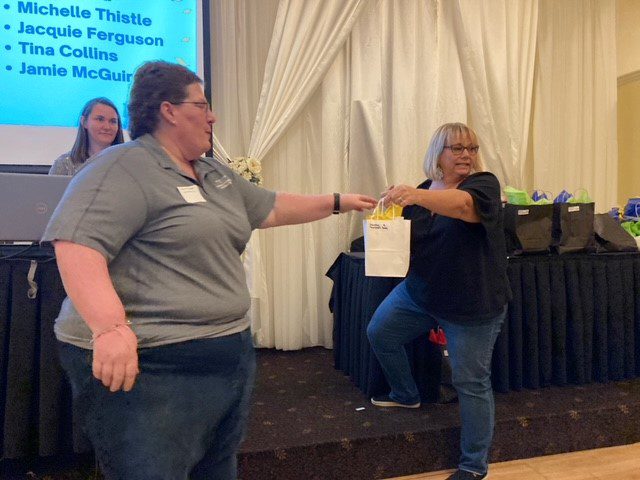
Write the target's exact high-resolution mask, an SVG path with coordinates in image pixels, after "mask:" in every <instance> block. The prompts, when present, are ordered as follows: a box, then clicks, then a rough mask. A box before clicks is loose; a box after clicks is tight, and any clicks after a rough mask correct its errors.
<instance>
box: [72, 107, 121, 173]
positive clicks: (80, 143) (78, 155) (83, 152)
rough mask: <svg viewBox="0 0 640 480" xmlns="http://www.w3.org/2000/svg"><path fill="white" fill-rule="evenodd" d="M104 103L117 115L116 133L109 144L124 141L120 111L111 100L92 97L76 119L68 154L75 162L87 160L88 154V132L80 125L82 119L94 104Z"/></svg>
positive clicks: (87, 115) (89, 113) (85, 118)
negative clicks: (76, 122)
mask: <svg viewBox="0 0 640 480" xmlns="http://www.w3.org/2000/svg"><path fill="white" fill-rule="evenodd" d="M98 104H101V105H106V106H107V107H111V108H113V109H114V110H115V112H116V116H117V117H118V132H117V133H116V137H115V138H114V139H113V142H111V145H118V144H120V143H122V142H124V135H123V134H122V119H121V118H120V112H118V109H117V108H116V106H115V105H114V104H113V102H112V101H111V100H109V99H108V98H105V97H97V98H92V99H91V100H89V101H88V102H87V103H85V104H84V107H82V112H81V113H80V118H79V119H78V133H77V134H76V141H75V142H74V143H73V147H71V152H70V153H69V156H70V157H71V159H72V160H73V161H74V162H76V163H84V162H86V161H87V158H89V157H90V155H89V134H88V133H87V129H86V128H84V126H83V125H82V119H83V118H84V120H85V121H86V120H87V119H88V118H89V115H91V111H92V110H93V107H95V106H96V105H98Z"/></svg>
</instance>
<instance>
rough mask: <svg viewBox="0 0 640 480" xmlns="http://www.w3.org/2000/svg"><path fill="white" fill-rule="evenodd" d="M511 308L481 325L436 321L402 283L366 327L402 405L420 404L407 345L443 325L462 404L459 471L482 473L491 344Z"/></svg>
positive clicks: (490, 403) (489, 426)
mask: <svg viewBox="0 0 640 480" xmlns="http://www.w3.org/2000/svg"><path fill="white" fill-rule="evenodd" d="M506 311H507V307H506V306H505V308H504V310H503V311H502V312H501V313H500V314H499V315H496V316H495V317H494V318H491V319H489V320H486V319H485V320H483V321H482V322H480V323H479V324H478V325H473V324H471V325H462V324H460V323H453V322H451V321H448V320H447V319H446V318H440V317H435V316H433V315H431V314H429V313H428V312H427V311H425V310H424V308H422V307H420V306H418V305H417V304H416V303H415V302H414V301H413V300H412V299H411V297H410V296H409V293H408V292H407V289H406V286H405V283H404V282H402V283H400V284H399V285H398V286H397V287H396V288H394V289H393V291H392V292H391V293H390V294H389V295H388V296H387V298H386V299H385V300H384V301H383V302H382V303H381V304H380V306H379V307H378V309H377V310H376V312H375V313H374V314H373V317H372V318H371V322H370V323H369V326H368V327H367V336H368V337H369V342H370V343H371V348H372V349H373V351H374V353H375V355H376V357H377V358H378V361H379V362H380V365H381V367H382V371H383V372H384V375H385V378H386V379H387V382H388V383H389V386H390V387H391V392H390V393H389V396H390V397H391V399H392V400H395V401H396V402H400V403H408V404H411V403H417V402H419V401H420V394H419V393H418V388H417V386H416V383H415V381H414V379H413V376H412V374H411V366H410V365H409V359H408V357H407V353H406V351H405V348H404V345H405V344H406V343H409V342H410V341H412V340H413V339H415V338H416V337H418V336H420V335H422V334H424V333H427V332H428V331H429V330H430V329H432V328H434V327H436V326H437V325H440V326H441V327H442V328H443V329H444V332H445V334H446V337H447V350H448V351H449V360H450V362H451V371H452V380H453V386H454V387H455V389H456V391H457V392H458V400H459V402H460V417H461V423H462V428H461V435H460V448H461V457H460V462H459V465H458V467H459V468H460V469H462V470H467V471H470V472H474V473H480V474H484V473H486V471H487V468H488V456H489V448H490V447H491V440H492V438H493V426H494V422H495V418H494V415H495V405H494V400H493V390H492V387H491V358H492V354H493V346H494V344H495V342H496V338H497V337H498V334H499V333H500V328H501V327H502V323H503V321H504V318H505V315H506Z"/></svg>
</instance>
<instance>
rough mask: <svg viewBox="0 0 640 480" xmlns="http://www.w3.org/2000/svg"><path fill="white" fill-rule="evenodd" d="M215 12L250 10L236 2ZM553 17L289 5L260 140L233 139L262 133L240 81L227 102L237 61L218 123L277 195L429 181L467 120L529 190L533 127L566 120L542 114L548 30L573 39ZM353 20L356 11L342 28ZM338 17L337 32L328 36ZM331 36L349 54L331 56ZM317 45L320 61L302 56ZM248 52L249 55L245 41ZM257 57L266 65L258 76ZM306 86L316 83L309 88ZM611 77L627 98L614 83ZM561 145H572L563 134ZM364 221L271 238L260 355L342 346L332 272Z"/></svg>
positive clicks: (270, 21) (221, 96) (491, 160)
mask: <svg viewBox="0 0 640 480" xmlns="http://www.w3.org/2000/svg"><path fill="white" fill-rule="evenodd" d="M216 3H217V4H219V5H222V4H225V5H227V6H229V5H233V4H240V5H245V4H244V3H243V2H234V1H231V0H216ZM553 3H554V2H551V1H550V2H549V3H548V4H546V3H545V2H542V1H541V0H521V1H518V2H513V1H511V0H490V1H486V2H477V1H475V0H422V1H419V0H407V1H393V0H369V1H368V2H366V4H365V3H363V2H341V3H339V5H337V4H336V3H334V2H322V5H323V7H324V10H327V9H328V13H326V15H331V17H324V15H325V11H324V10H323V11H319V10H317V8H315V7H316V6H317V4H316V3H315V2H313V1H305V2H302V1H293V0H289V1H282V2H279V5H278V9H277V18H276V17H274V14H273V13H272V15H271V16H269V15H268V14H265V13H263V14H261V15H262V17H263V18H265V22H264V23H265V24H266V25H267V26H263V27H262V28H263V30H264V31H265V36H266V32H267V31H268V30H269V29H271V30H273V34H272V40H270V41H269V42H270V51H269V53H268V54H265V55H264V57H262V62H263V63H262V65H263V68H264V70H263V71H264V72H265V74H264V81H262V78H261V79H260V82H262V83H260V82H258V83H260V85H262V86H261V87H260V88H257V87H255V86H254V87H252V88H253V92H254V94H255V92H256V91H260V95H259V98H256V97H253V98H252V99H249V100H248V102H250V103H251V104H252V105H254V106H255V108H251V109H248V110H247V114H246V115H245V116H246V117H248V118H250V117H251V114H252V112H253V115H256V116H257V118H256V121H255V122H254V125H253V129H252V130H251V133H250V134H249V133H246V130H245V133H243V135H244V137H243V138H244V140H245V141H244V142H239V141H236V142H235V144H234V143H233V141H230V140H228V139H233V138H235V137H234V135H235V136H237V135H238V134H237V133H234V131H235V129H247V128H249V127H247V124H248V123H250V122H248V121H243V122H240V121H238V118H239V117H240V115H239V114H238V113H237V112H235V111H234V108H236V106H235V104H239V103H242V100H238V99H236V97H239V96H241V95H243V94H245V93H247V92H248V93H247V94H248V95H249V94H251V92H249V90H250V89H248V88H246V89H245V90H244V91H243V90H241V89H240V88H239V87H240V85H238V86H237V87H236V85H233V81H231V80H226V82H224V83H223V84H220V85H218V87H217V88H220V89H221V91H218V92H216V91H215V89H216V84H217V82H218V80H217V77H218V76H219V77H221V78H227V76H228V75H229V76H230V77H231V78H235V77H237V76H241V75H242V73H243V72H242V69H241V68H240V67H239V64H238V63H237V62H236V64H234V65H233V66H232V68H235V71H232V72H231V73H230V74H229V73H228V72H224V71H220V69H225V68H229V65H228V64H226V63H225V62H222V61H219V60H218V59H216V61H215V63H214V67H213V71H214V78H216V81H215V82H214V96H215V98H218V100H216V102H215V107H216V112H217V113H218V114H219V116H220V121H219V125H218V126H217V127H216V131H217V135H218V137H219V138H220V141H221V143H222V144H223V145H225V148H227V151H229V152H230V154H231V155H232V156H235V155H241V154H243V153H244V152H248V153H250V154H253V155H257V156H259V157H261V158H262V160H263V170H264V171H263V173H264V178H265V185H266V186H267V187H268V188H271V189H275V190H284V191H292V192H300V193H328V192H332V191H343V192H344V191H357V192H362V193H368V194H371V195H377V194H378V193H379V192H381V191H382V190H383V189H384V188H385V187H386V186H387V185H389V184H392V183H399V182H402V183H407V184H417V183H418V182H420V181H421V180H422V179H423V177H424V174H423V173H422V157H423V155H424V152H425V150H426V147H427V142H428V140H429V138H430V135H431V133H432V132H433V130H434V129H435V128H436V127H437V126H438V125H440V124H442V123H444V122H450V121H463V122H468V123H469V124H471V125H472V126H473V127H474V128H475V129H476V130H477V131H478V133H479V136H480V139H481V144H482V147H481V148H482V153H483V155H484V160H485V163H486V164H487V166H488V167H489V169H490V170H492V171H493V172H495V173H496V174H497V175H498V177H499V178H500V180H501V181H502V182H503V185H504V184H506V183H508V184H512V185H514V186H519V187H522V188H530V184H531V182H532V178H533V174H532V172H533V171H534V170H535V166H536V165H542V164H544V163H546V162H551V160H550V159H548V158H547V156H545V155H541V154H540V153H539V148H538V144H537V140H536V139H537V138H539V137H537V136H536V134H535V129H536V128H538V124H537V123H536V122H537V121H538V120H539V119H540V118H541V115H549V116H553V115H554V114H555V112H556V108H557V106H555V105H550V104H541V105H538V99H537V98H536V99H535V100H536V101H535V102H534V97H535V95H538V92H539V91H540V88H541V87H540V85H536V83H535V82H536V81H538V82H540V81H541V80H540V78H539V74H540V72H541V71H542V70H543V68H541V66H540V62H541V61H542V60H541V58H542V55H541V52H538V55H537V56H536V42H541V41H542V40H541V37H542V33H541V32H543V31H548V32H553V33H554V34H557V35H563V34H564V33H566V32H556V30H557V29H559V28H565V27H562V26H560V25H555V24H553V15H552V14H548V13H547V12H548V10H549V9H550V8H552V7H551V6H550V5H551V4H553ZM559 3H564V2H559ZM567 3H571V2H567ZM575 3H580V2H575ZM587 3H588V2H587ZM591 3H592V9H591V10H586V9H582V10H580V9H577V8H575V9H574V11H573V12H571V15H569V17H573V21H574V22H575V23H580V22H594V24H599V23H600V22H602V21H603V20H602V19H603V18H608V17H607V16H608V14H609V10H608V8H607V6H606V5H604V4H603V5H598V4H597V2H591ZM603 3H604V2H603ZM255 4H256V5H257V4H260V2H255ZM333 7H335V8H333ZM339 8H343V9H344V11H343V12H342V14H340V13H339V11H338V10H339ZM229 9H232V8H231V7H229ZM229 9H228V10H229ZM347 13H350V15H351V16H350V17H348V18H347V17H345V15H346V14H347ZM358 13H359V15H357V14H358ZM243 15H244V16H245V17H252V16H253V15H252V14H250V13H249V12H248V10H247V9H245V10H244V11H243V12H242V15H241V14H240V12H239V11H238V9H237V8H236V11H235V14H234V16H233V19H230V18H227V19H225V20H224V22H223V21H222V20H221V21H220V23H218V25H217V26H218V28H220V29H222V30H223V31H222V32H220V33H219V35H218V36H219V37H220V39H221V40H220V44H219V45H218V48H220V49H222V51H220V52H215V51H214V58H216V55H219V56H220V58H223V57H225V56H228V55H230V54H229V53H228V51H234V50H235V51H236V52H237V50H238V47H237V45H235V44H233V43H230V42H231V41H232V40H230V39H232V38H234V36H230V35H227V34H226V30H227V29H229V28H231V27H229V26H228V25H229V24H231V25H232V26H234V27H233V28H234V30H235V31H236V33H235V36H237V35H238V34H239V33H238V32H240V31H242V26H241V24H242V22H243V21H248V20H247V19H244V20H243V19H242V18H241V17H242V16H243ZM356 17H357V20H355V19H356ZM583 17H588V18H583ZM327 18H332V19H333V20H332V21H331V22H330V23H327V20H326V19H327ZM303 19H306V20H305V21H308V22H311V23H309V24H308V23H305V21H303ZM312 19H315V20H312ZM321 19H322V20H321ZM354 20H355V22H354V23H352V24H351V25H350V24H349V23H350V22H353V21H354ZM314 22H317V23H314ZM341 22H342V23H341ZM549 24H551V26H550V25H549ZM349 30H350V33H349V34H348V35H347V32H348V31H349ZM605 30H606V28H604V27H603V28H602V30H599V32H600V35H601V37H600V39H599V40H596V39H592V40H593V41H594V42H596V43H598V42H599V43H600V44H601V45H603V47H604V43H606V44H607V45H608V43H607V42H609V41H610V40H611V38H613V39H615V30H612V31H605ZM292 32H298V33H296V34H293V33H292ZM300 32H302V33H300ZM311 32H313V33H311ZM612 32H613V33H612ZM245 36H246V35H245ZM321 38H325V40H321ZM328 38H333V39H336V41H335V42H332V43H331V44H328V43H327V42H328ZM228 39H229V40H228ZM255 41H256V42H258V40H257V39H256V40H255ZM305 42H306V44H308V45H309V46H308V47H303V46H302V44H303V43H305ZM603 42H604V43H603ZM227 43H229V44H227ZM340 45H342V46H340ZM338 47H339V48H338ZM243 48H244V49H248V46H247V45H246V43H245V46H244V47H243ZM538 48H540V47H538ZM305 49H308V50H306V52H302V50H305ZM254 50H257V47H256V48H254ZM263 53H264V52H263ZM550 53H552V51H551V50H550ZM307 54H308V55H307ZM258 56H259V55H257V56H256V59H255V64H256V65H260V59H259V58H258ZM267 57H268V59H267ZM332 58H333V60H332V61H331V62H330V61H329V60H331V59H332ZM604 63H606V62H605V61H604V60H603V61H601V62H600V64H599V65H595V64H594V65H593V68H594V69H602V70H601V71H599V72H598V74H597V75H600V78H605V77H606V78H609V77H608V75H610V74H611V73H610V72H608V71H606V69H605V68H604ZM264 66H266V67H264ZM575 66H576V68H578V66H577V65H575ZM548 68H551V67H548ZM580 68H585V67H584V65H583V66H582V67H580ZM300 69H303V70H300ZM318 70H319V71H318ZM536 70H537V71H538V76H536V75H535V72H536ZM259 71H260V67H259V66H258V67H255V66H254V67H253V70H250V71H249V75H247V77H248V78H250V79H253V80H255V78H256V76H257V75H255V76H254V73H256V74H257V73H258V72H259ZM296 73H299V74H302V73H304V75H302V76H300V77H296V76H295V74H296ZM594 75H596V74H595V73H594ZM611 78H612V79H613V82H614V84H615V72H613V76H612V77H611ZM254 83H255V82H254ZM543 85H545V84H544V83H543ZM544 88H553V87H552V86H551V87H544ZM593 88H595V85H594V86H593ZM533 92H536V93H535V95H534V94H533ZM583 93H584V94H586V92H583ZM591 94H592V95H594V98H595V97H597V98H596V99H595V100H594V102H596V103H597V104H598V106H599V107H598V108H607V109H613V108H615V107H614V105H610V104H609V103H608V102H609V100H610V99H606V98H604V97H600V96H598V95H596V94H595V92H594V91H591ZM225 97H229V98H228V99H227V98H225ZM258 104H259V106H258ZM574 108H576V109H577V108H578V106H577V105H575V106H574ZM575 112H577V110H574V118H575ZM227 116H229V118H230V121H229V123H227ZM243 118H244V117H243ZM544 126H545V125H544V124H543V123H541V124H540V127H544ZM576 128H577V127H576ZM532 129H533V130H534V132H533V133H532ZM558 132H560V130H558ZM555 133H556V132H554V134H555ZM604 137H606V142H609V141H610V140H611V141H613V142H614V144H615V127H613V136H612V130H611V128H609V129H607V131H606V133H605V134H604ZM247 138H251V139H250V141H249V145H250V146H247V143H246V140H247ZM553 140H554V141H556V142H562V141H563V138H561V136H560V135H556V136H554V137H553ZM602 141H603V142H604V141H605V139H604V138H603V140H602ZM227 145H234V146H233V147H227ZM236 152H239V153H236ZM594 155H595V153H594ZM555 161H556V162H557V159H556V160H555ZM579 161H580V159H576V163H574V166H575V165H578V164H579ZM545 181H546V180H545ZM610 183H613V184H615V182H610ZM544 187H545V189H548V190H551V189H553V188H555V187H553V186H552V185H548V186H544ZM568 187H569V188H570V187H571V185H568ZM586 187H587V188H589V187H590V185H587V186H586ZM539 188H542V187H539ZM563 188H564V187H563ZM614 188H615V186H614ZM590 193H592V194H594V193H595V190H594V191H593V192H592V191H591V190H590ZM361 221H362V215H361V214H346V215H340V216H332V217H331V218H328V219H325V220H322V221H320V222H315V223H312V224H307V225H300V226H291V227H281V228H276V229H269V230H266V231H261V232H260V244H259V246H258V247H257V248H260V252H259V253H261V257H260V258H262V259H264V267H265V270H264V272H265V273H264V277H262V279H263V280H264V283H260V284H254V287H255V288H254V289H253V295H256V298H258V300H259V303H260V309H259V312H258V313H259V316H258V317H257V318H256V319H253V326H254V331H255V332H256V336H255V339H256V343H257V344H258V345H259V346H268V347H274V346H275V347H276V348H281V349H299V348H302V347H307V346H313V345H323V346H326V347H330V346H331V344H332V318H331V314H330V312H329V309H328V300H329V295H330V291H331V287H332V283H331V281H330V280H328V279H327V278H326V277H325V276H324V274H325V272H326V271H327V270H328V268H329V267H330V265H331V264H332V262H333V260H334V259H335V258H336V257H337V255H338V254H339V253H340V252H341V251H344V250H345V249H346V248H348V245H349V242H350V241H351V240H352V239H353V238H355V237H357V236H360V235H361V234H362V233H361V232H362V227H361V225H362V222H361ZM250 273H252V272H250ZM252 274H253V273H252ZM254 278H255V277H254ZM260 281H261V282H262V280H260Z"/></svg>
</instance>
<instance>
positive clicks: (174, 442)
mask: <svg viewBox="0 0 640 480" xmlns="http://www.w3.org/2000/svg"><path fill="white" fill-rule="evenodd" d="M58 346H59V355H60V361H61V364H62V366H63V368H64V370H65V371H66V373H67V375H68V376H69V379H70V381H71V387H72V392H73V401H74V416H75V419H76V420H77V421H78V422H79V424H80V426H81V427H82V428H83V429H84V431H85V433H86V434H87V437H88V438H89V440H91V443H92V445H93V448H94V450H95V453H96V456H97V458H98V463H99V464H100V468H101V470H102V472H103V474H104V476H105V478H106V479H108V480H117V479H123V480H124V479H127V480H138V479H140V480H142V479H145V480H186V479H188V478H190V479H192V480H197V479H212V478H215V479H224V480H232V479H233V480H235V479H236V478H237V460H236V451H237V449H238V445H239V444H240V442H241V440H242V438H243V435H244V432H245V427H246V422H247V417H248V410H249V401H250V395H251V390H252V388H253V381H254V377H255V352H254V350H253V344H252V341H251V334H250V332H249V330H245V331H244V332H241V333H236V334H233V335H228V336H224V337H217V338H212V339H202V340H192V341H188V342H181V343H175V344H171V345H166V346H162V347H154V348H147V349H140V350H139V352H138V355H139V366H140V374H139V375H138V377H137V379H136V383H135V385H134V387H133V389H132V390H131V391H130V392H122V391H119V392H116V393H110V392H109V391H108V389H106V388H105V387H104V386H103V385H102V383H101V382H99V381H98V380H96V379H95V378H94V377H93V375H92V372H91V358H92V352H91V351H89V350H84V349H81V348H78V347H75V346H73V345H69V344H66V343H62V342H58Z"/></svg>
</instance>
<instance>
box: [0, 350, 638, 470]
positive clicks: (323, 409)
mask: <svg viewBox="0 0 640 480" xmlns="http://www.w3.org/2000/svg"><path fill="white" fill-rule="evenodd" d="M458 425H459V421H458V406H457V404H447V405H439V404H424V405H423V406H422V407H421V408H419V409H416V410H408V409H407V410H405V409H384V408H377V407H374V406H372V405H371V404H370V403H369V400H368V399H367V398H365V396H364V395H363V394H362V393H361V392H360V391H359V390H358V389H357V388H356V387H355V386H354V385H353V384H352V383H351V382H350V380H349V378H348V377H345V376H344V375H343V374H342V373H341V372H340V371H337V370H335V369H334V368H333V352H332V351H331V350H326V349H323V348H310V349H305V350H301V351H294V352H281V351H276V350H267V349H261V350H259V351H258V376H257V382H256V389H255V392H254V396H253V405H252V409H251V415H250V421H249V431H248V435H247V438H246V440H245V442H244V444H243V445H242V447H241V452H240V455H239V465H240V478H241V480H269V479H278V480H298V479H299V480H316V479H317V480H320V479H322V480H333V479H336V480H338V479H340V480H347V479H348V480H359V479H362V480H365V479H366V480H372V479H383V478H389V477H395V476H402V475H409V474H413V473H420V472H426V471H434V470H441V469H445V468H452V467H454V466H455V464H456V461H457V456H458V453H457V452H458V436H459V426H458ZM638 441H640V379H638V380H633V381H628V382H618V383H609V384H589V385H585V386H575V385H574V386H567V387H563V388H558V387H553V388H546V389H541V390H523V391H521V392H510V393H508V394H497V395H496V434H495V440H494V444H493V449H492V452H491V461H493V462H496V461H502V460H510V459H516V458H529V457H533V456H538V455H545V454H552V453H561V452H567V451H575V450H584V449H589V448H596V447H604V446H611V445H620V444H627V443H634V442H638ZM2 467H3V468H2V469H1V470H0V478H3V479H11V480H14V479H32V480H35V479H38V480H89V479H96V478H101V476H100V475H99V474H96V472H95V469H94V463H93V457H92V456H91V455H83V456H78V457H75V458H48V459H32V460H25V461H24V462H13V463H12V464H9V465H7V464H5V465H3V466H2ZM27 472H31V473H29V474H28V473H27Z"/></svg>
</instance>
